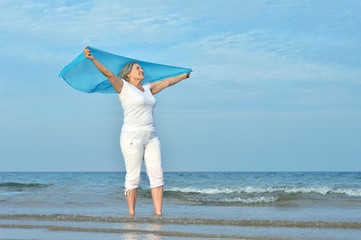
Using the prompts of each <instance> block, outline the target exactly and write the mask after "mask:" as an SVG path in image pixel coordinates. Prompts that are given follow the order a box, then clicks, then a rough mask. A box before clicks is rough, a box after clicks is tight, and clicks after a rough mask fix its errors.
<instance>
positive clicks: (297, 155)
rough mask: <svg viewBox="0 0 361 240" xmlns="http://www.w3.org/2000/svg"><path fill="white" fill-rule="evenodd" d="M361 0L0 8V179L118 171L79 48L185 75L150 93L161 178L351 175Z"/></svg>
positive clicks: (113, 137) (105, 100)
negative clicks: (77, 82)
mask: <svg viewBox="0 0 361 240" xmlns="http://www.w3.org/2000/svg"><path fill="white" fill-rule="evenodd" d="M360 11H361V2H360V1H269V0H268V1H266V0H260V1H239V0H234V1H232V0H226V1H207V2H205V1H201V0H198V1H197V0H194V1H190V2H188V3H185V2H184V1H173V0H172V1H161V0H160V1H22V0H19V1H0V51H1V54H0V66H1V71H0V102H1V104H0V111H1V115H0V133H1V134H0V171H124V163H123V159H122V156H121V151H120V147H119V135H120V129H121V124H122V111H121V105H120V103H119V100H118V98H117V95H106V94H85V93H82V92H78V91H76V90H74V89H72V88H71V87H70V86H68V85H67V84H66V83H65V82H64V81H63V80H62V79H60V78H58V74H59V72H60V71H61V69H62V68H63V67H64V66H65V65H67V64H68V63H69V62H70V61H71V60H72V59H74V58H75V57H76V56H77V55H78V54H79V53H81V51H82V49H83V48H84V46H86V45H91V46H94V47H96V48H99V49H102V50H105V51H108V52H112V53H115V54H118V55H122V56H127V57H131V58H136V59H141V60H144V61H150V62H156V63H161V64H167V65H174V66H181V67H190V68H192V69H193V70H194V72H193V73H192V76H191V78H190V79H187V80H185V81H183V82H181V83H180V84H178V85H176V86H174V87H171V88H169V89H166V90H165V91H164V92H161V93H159V94H157V95H156V99H157V107H156V111H155V119H156V127H157V131H158V135H159V138H160V140H161V143H162V150H163V168H164V170H166V171H360V170H361V147H360V142H361V101H360V100H361V68H360V62H361V44H360V43H361V32H360V31H359V30H360V27H361V16H360V14H359V13H360Z"/></svg>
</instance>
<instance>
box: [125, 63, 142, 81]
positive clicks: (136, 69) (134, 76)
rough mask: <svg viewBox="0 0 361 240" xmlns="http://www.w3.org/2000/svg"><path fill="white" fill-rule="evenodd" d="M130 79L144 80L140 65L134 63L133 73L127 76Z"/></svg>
mask: <svg viewBox="0 0 361 240" xmlns="http://www.w3.org/2000/svg"><path fill="white" fill-rule="evenodd" d="M127 77H128V78H129V79H134V80H140V81H142V80H143V79H144V71H143V69H142V67H141V66H140V65H139V64H138V63H134V64H133V67H132V71H130V73H129V74H128V75H127Z"/></svg>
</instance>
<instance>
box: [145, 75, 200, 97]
mask: <svg viewBox="0 0 361 240" xmlns="http://www.w3.org/2000/svg"><path fill="white" fill-rule="evenodd" d="M192 72H193V71H192ZM190 75H191V72H189V73H183V74H180V75H178V76H175V77H170V78H166V79H163V80H162V81H158V82H151V83H150V89H151V92H152V94H153V95H154V94H156V93H159V92H160V91H162V90H163V89H165V88H167V87H170V86H173V85H174V84H176V83H179V82H180V81H182V80H183V79H186V78H189V77H190Z"/></svg>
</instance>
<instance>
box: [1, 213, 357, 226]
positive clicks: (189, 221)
mask: <svg viewBox="0 0 361 240" xmlns="http://www.w3.org/2000/svg"><path fill="white" fill-rule="evenodd" d="M0 219H1V220H40V221H58V222H62V221H70V222H108V223H148V224H149V223H158V224H178V225H221V226H223V225H224V226H226V225H229V226H256V227H289V228H293V227H295V228H343V229H361V222H330V221H287V220H263V219H254V220H247V219H244V220H229V219H206V218H163V217H161V218H154V217H132V218H130V217H111V216H109V217H99V216H83V215H70V214H51V215H42V214H9V215H6V214H3V215H0Z"/></svg>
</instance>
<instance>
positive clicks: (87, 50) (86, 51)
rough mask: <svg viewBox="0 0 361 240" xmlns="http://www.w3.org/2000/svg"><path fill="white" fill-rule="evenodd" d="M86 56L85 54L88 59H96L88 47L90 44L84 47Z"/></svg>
mask: <svg viewBox="0 0 361 240" xmlns="http://www.w3.org/2000/svg"><path fill="white" fill-rule="evenodd" d="M84 56H85V57H86V58H87V59H90V60H93V59H95V58H94V56H92V55H91V53H90V49H89V48H88V46H86V47H85V48H84Z"/></svg>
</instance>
